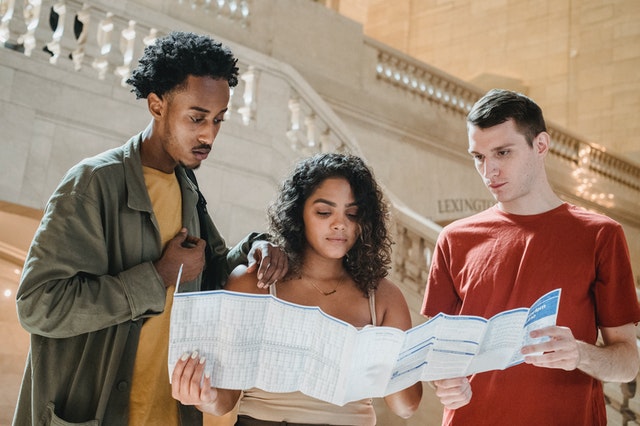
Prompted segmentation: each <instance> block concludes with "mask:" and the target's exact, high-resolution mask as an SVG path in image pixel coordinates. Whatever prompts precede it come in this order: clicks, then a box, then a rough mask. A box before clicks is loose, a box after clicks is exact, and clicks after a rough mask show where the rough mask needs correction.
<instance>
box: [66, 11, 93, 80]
mask: <svg viewBox="0 0 640 426" xmlns="http://www.w3.org/2000/svg"><path fill="white" fill-rule="evenodd" d="M90 21H91V14H90V13H89V5H88V4H87V3H84V4H83V5H82V9H81V10H79V11H78V12H77V13H76V17H75V19H74V21H73V35H74V36H75V38H76V48H75V49H74V50H73V52H71V53H70V54H69V57H70V58H71V61H72V62H73V68H74V69H75V70H76V71H80V69H81V68H82V60H83V59H84V48H85V46H86V44H87V34H88V33H89V22H90Z"/></svg>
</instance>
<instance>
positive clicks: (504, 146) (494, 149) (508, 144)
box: [467, 143, 515, 155]
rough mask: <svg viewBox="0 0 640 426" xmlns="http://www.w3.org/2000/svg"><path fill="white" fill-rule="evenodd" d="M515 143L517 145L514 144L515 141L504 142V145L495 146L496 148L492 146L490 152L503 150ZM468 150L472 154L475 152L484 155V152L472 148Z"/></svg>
mask: <svg viewBox="0 0 640 426" xmlns="http://www.w3.org/2000/svg"><path fill="white" fill-rule="evenodd" d="M513 145H515V144H513V143H506V144H504V145H500V146H497V147H495V148H491V150H490V152H498V151H503V150H504V149H507V148H511V147H512V146H513ZM467 152H468V153H469V154H471V155H475V154H480V155H483V154H481V153H479V152H478V151H472V150H469V151H467Z"/></svg>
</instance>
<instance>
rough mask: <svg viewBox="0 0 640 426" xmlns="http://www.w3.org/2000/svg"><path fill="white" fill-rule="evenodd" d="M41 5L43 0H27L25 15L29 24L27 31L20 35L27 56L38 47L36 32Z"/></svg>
mask: <svg viewBox="0 0 640 426" xmlns="http://www.w3.org/2000/svg"><path fill="white" fill-rule="evenodd" d="M41 6H42V0H25V4H24V10H23V16H24V22H25V24H26V26H27V32H26V33H24V34H22V35H21V36H20V37H18V44H21V45H22V46H23V47H24V54H25V55H26V56H31V52H32V51H33V49H34V48H35V47H36V38H35V36H34V34H35V32H36V29H37V28H38V24H39V23H40V8H41Z"/></svg>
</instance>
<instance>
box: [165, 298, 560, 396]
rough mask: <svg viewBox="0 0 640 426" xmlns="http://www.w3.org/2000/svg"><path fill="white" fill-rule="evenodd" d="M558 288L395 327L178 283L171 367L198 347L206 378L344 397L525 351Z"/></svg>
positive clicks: (471, 368) (550, 318) (511, 360)
mask: <svg viewBox="0 0 640 426" xmlns="http://www.w3.org/2000/svg"><path fill="white" fill-rule="evenodd" d="M559 300H560V289H556V290H553V291H551V292H549V293H547V294H545V295H544V296H542V297H540V298H539V299H538V300H537V301H536V302H535V303H534V304H533V305H532V306H531V307H530V308H519V309H512V310H509V311H505V312H501V313H499V314H497V315H495V316H493V317H492V318H490V319H485V318H481V317H476V316H466V315H465V316H463V315H458V316H456V315H445V314H438V315H436V316H435V317H433V318H431V319H430V320H429V321H427V322H425V323H423V324H420V325H418V326H416V327H413V328H412V329H410V330H407V331H402V330H400V329H397V328H392V327H371V326H369V327H365V328H363V329H357V328H355V327H354V326H352V325H351V324H348V323H346V322H344V321H341V320H339V319H336V318H333V317H331V316H329V315H327V314H325V313H324V312H322V311H321V310H320V309H319V308H317V307H309V306H301V305H296V304H294V303H290V302H286V301H283V300H281V299H278V298H276V297H274V296H271V295H257V294H246V293H236V292H230V291H225V290H217V291H209V292H195V293H176V294H175V296H174V301H173V308H172V312H171V331H170V341H169V366H168V367H169V375H170V376H171V372H172V371H173V367H174V365H175V363H176V362H177V360H178V359H179V358H180V356H181V355H182V354H183V353H185V352H192V351H194V350H197V351H198V352H199V354H200V355H201V356H204V357H206V360H207V364H206V368H207V371H208V372H209V373H210V374H211V380H212V386H214V387H219V388H225V389H249V388H253V387H257V388H260V389H263V390H266V391H269V392H293V391H301V392H303V393H305V394H307V395H310V396H312V397H314V398H318V399H321V400H324V401H328V402H331V403H333V404H337V405H344V404H346V403H347V402H349V401H355V400H358V399H363V398H369V397H382V396H386V395H389V394H391V393H394V392H397V391H399V390H402V389H404V388H407V387H409V386H411V385H412V384H414V383H416V382H418V381H428V380H438V379H444V378H452V377H463V376H468V375H470V374H474V373H479V372H483V371H489V370H501V369H505V368H508V367H511V366H513V365H516V364H519V363H521V362H522V361H523V357H522V355H521V354H520V348H521V347H522V346H523V345H525V344H529V343H531V342H533V340H532V339H530V338H529V337H528V335H529V331H531V330H534V329H538V328H542V327H546V326H549V325H554V324H555V323H556V317H557V312H558V304H559Z"/></svg>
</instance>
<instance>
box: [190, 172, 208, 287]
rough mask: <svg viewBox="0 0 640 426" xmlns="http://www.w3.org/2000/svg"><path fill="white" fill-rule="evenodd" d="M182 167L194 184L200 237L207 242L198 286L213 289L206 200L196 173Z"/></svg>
mask: <svg viewBox="0 0 640 426" xmlns="http://www.w3.org/2000/svg"><path fill="white" fill-rule="evenodd" d="M183 169H184V172H185V173H186V175H187V177H188V178H189V180H190V181H191V182H192V183H193V184H194V185H195V187H196V192H197V193H198V204H197V207H196V208H197V209H198V221H199V222H200V238H202V239H203V240H205V242H206V243H207V244H206V246H205V249H204V256H205V257H204V258H205V268H204V271H202V284H201V286H200V287H201V289H202V290H214V288H213V287H214V282H215V280H214V279H213V271H211V268H209V267H207V265H209V259H211V258H212V257H213V251H212V249H211V245H210V244H209V238H208V237H209V235H208V232H207V229H208V224H207V219H206V218H207V215H208V214H209V213H208V212H207V200H206V199H205V198H204V195H202V193H201V192H200V187H199V186H198V180H197V179H196V174H195V173H194V172H193V170H192V169H189V168H187V167H183Z"/></svg>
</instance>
